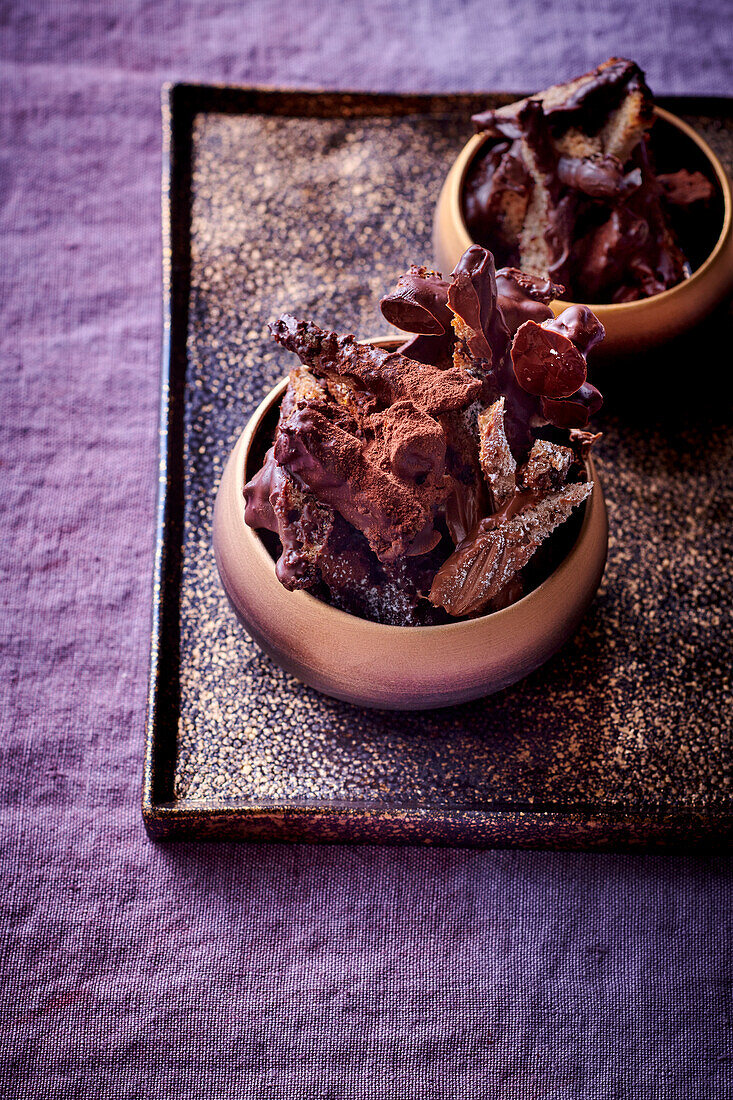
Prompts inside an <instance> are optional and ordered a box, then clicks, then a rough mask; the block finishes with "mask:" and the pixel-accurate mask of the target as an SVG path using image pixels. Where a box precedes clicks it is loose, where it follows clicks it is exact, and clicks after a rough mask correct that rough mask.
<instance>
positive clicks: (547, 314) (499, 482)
mask: <svg viewBox="0 0 733 1100" xmlns="http://www.w3.org/2000/svg"><path fill="white" fill-rule="evenodd" d="M556 291H557V287H556V286H554V285H553V284H552V282H551V281H549V280H547V279H541V278H538V277H535V276H532V275H528V274H525V273H523V272H521V271H519V270H518V269H505V270H503V271H500V272H499V274H498V276H497V274H496V273H495V270H494V263H493V258H492V256H491V254H490V253H489V252H487V251H486V250H485V249H483V248H480V247H479V246H474V247H472V248H471V249H469V250H468V251H467V252H466V253H465V255H464V256H463V257H462V258H461V261H460V262H459V264H457V265H456V268H455V269H454V271H453V272H452V273H451V275H450V277H449V278H448V279H443V278H442V276H441V275H440V274H439V273H437V272H432V271H428V270H427V269H426V268H423V267H417V266H414V267H412V268H410V270H409V271H408V272H407V273H406V274H405V275H404V276H402V277H401V278H400V279H399V280H398V283H397V286H396V287H395V289H394V291H392V292H391V293H390V294H389V295H386V296H385V298H384V299H383V300H382V309H383V311H384V313H385V316H387V317H389V318H390V319H391V320H392V321H393V322H394V323H397V324H403V325H405V326H409V330H411V331H412V333H413V338H412V340H408V341H407V342H406V344H404V345H403V346H402V348H400V350H399V351H398V352H387V351H384V350H383V349H381V348H377V347H375V346H373V345H370V344H362V343H359V342H358V341H356V340H355V338H354V337H353V336H340V335H338V334H336V333H333V332H327V331H324V330H322V329H320V328H318V326H317V325H314V324H312V323H311V322H307V321H303V320H298V319H296V318H294V317H291V316H289V315H285V316H283V317H281V318H279V319H278V320H277V321H275V322H274V323H273V324H272V326H271V330H272V333H273V336H274V338H275V339H276V340H277V342H278V343H280V344H282V345H283V346H284V347H286V348H287V349H288V350H290V351H293V352H295V353H296V354H297V355H298V357H299V359H300V361H301V362H300V365H299V366H296V367H294V368H293V369H292V370H291V374H290V379H289V384H288V387H287V390H286V392H285V395H284V397H283V401H282V404H281V410H280V418H279V421H278V425H277V429H276V432H275V438H274V442H273V446H272V447H271V448H270V450H269V451H268V452H267V455H266V457H265V461H264V465H263V467H262V469H261V470H260V471H258V472H257V473H256V474H255V475H254V477H253V478H251V480H250V481H249V482H248V484H247V485H246V486H245V487H244V497H245V519H246V521H247V523H249V524H250V525H251V526H253V527H258V528H262V529H267V530H270V531H272V532H274V533H275V534H277V535H278V537H279V539H280V544H281V553H280V556H279V558H278V561H277V565H276V572H277V576H278V577H279V579H280V580H281V581H282V583H283V584H284V585H285V586H286V587H288V588H306V589H308V590H309V591H311V592H312V593H313V594H314V595H317V596H319V597H321V598H324V599H327V600H328V601H329V602H331V603H332V604H333V605H334V606H335V607H338V608H340V609H342V610H344V611H348V612H350V613H352V614H355V615H361V616H365V617H367V618H370V619H373V620H374V621H376V622H380V623H387V624H390V625H401V626H418V625H433V624H436V623H441V622H446V621H450V619H451V618H454V617H456V616H462V615H472V614H479V613H483V612H485V611H490V610H497V609H499V608H501V607H506V606H508V605H509V604H510V603H512V602H513V601H515V600H517V599H520V598H521V596H522V594H523V592H524V577H523V572H522V571H523V569H524V566H525V564H526V563H527V562H528V561H529V560H530V559H531V557H532V556H533V554H534V552H535V550H536V549H537V547H538V546H540V545H541V544H542V542H543V541H544V540H545V539H546V538H547V537H549V535H550V533H551V532H552V531H553V530H554V528H555V527H556V526H557V525H558V524H559V523H560V522H562V521H563V519H564V518H566V516H567V515H569V513H570V511H571V510H572V507H574V506H576V505H577V504H578V503H580V502H582V500H584V499H586V497H587V494H588V493H589V492H590V489H591V486H590V485H589V484H588V483H586V482H584V481H582V480H581V481H579V480H578V478H579V477H580V478H581V479H582V477H583V473H584V471H583V467H582V463H581V462H580V451H581V449H582V450H583V451H584V452H587V450H588V449H589V447H590V445H591V444H592V441H593V437H592V436H591V435H590V433H587V432H583V431H578V432H576V436H577V438H576V439H575V440H573V439H571V435H570V434H569V433H568V432H567V427H574V428H576V429H579V428H584V427H585V425H586V423H587V415H588V408H589V407H590V406H591V405H593V407H596V406H597V405H598V403H599V401H600V395H598V391H597V390H595V389H594V387H592V386H591V385H590V383H589V382H588V381H587V378H586V373H587V364H586V355H587V353H588V351H589V350H590V349H591V347H592V346H593V344H594V343H595V342H597V340H598V339H599V338H600V336H601V335H602V328H601V326H600V325H599V323H598V321H597V320H596V318H595V317H594V315H593V314H592V313H591V312H590V310H587V309H578V308H576V309H570V310H566V311H565V314H563V315H561V316H560V317H559V318H557V319H555V318H553V315H552V312H551V310H550V309H549V307H548V305H547V302H548V301H549V299H550V298H551V297H552V296H554V294H555V293H556ZM413 341H415V342H414V343H413ZM409 351H412V352H414V355H415V356H416V357H415V358H413V357H412V356H411V355H410V354H408V352H409ZM548 403H549V404H548ZM557 410H559V412H558V411H557ZM558 421H562V423H563V425H564V427H563V428H562V429H558V427H557V423H558ZM543 432H545V433H547V432H549V433H555V435H557V434H559V435H560V436H561V437H562V438H564V439H566V440H567V443H568V445H565V444H564V443H562V442H558V441H557V440H555V439H550V438H543V437H542V435H541V434H539V433H543ZM563 432H565V434H564V436H563Z"/></svg>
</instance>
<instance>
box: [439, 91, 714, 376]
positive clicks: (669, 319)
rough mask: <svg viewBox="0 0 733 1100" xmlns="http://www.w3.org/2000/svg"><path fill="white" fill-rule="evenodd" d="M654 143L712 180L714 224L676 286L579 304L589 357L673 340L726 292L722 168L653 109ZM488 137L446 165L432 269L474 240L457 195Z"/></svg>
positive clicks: (674, 162)
mask: <svg viewBox="0 0 733 1100" xmlns="http://www.w3.org/2000/svg"><path fill="white" fill-rule="evenodd" d="M655 114H656V121H655V124H654V131H653V133H654V135H655V138H656V140H657V142H658V144H660V146H661V147H662V155H666V156H669V154H670V152H671V154H672V158H671V161H670V164H669V166H667V165H666V164H665V165H664V170H665V171H667V170H669V171H671V170H672V169H673V168H688V169H693V168H699V167H704V168H705V169H706V172H705V174H706V175H707V176H708V177H709V178H710V179H711V180H713V181H714V182H715V184H716V186H717V189H718V195H717V197H716V206H715V214H714V217H715V223H714V228H713V231H712V233H710V242H709V246H708V248H707V249H706V250H705V252H706V255H705V256H703V257H701V261H700V263H699V264H698V266H697V267H696V269H695V270H694V271H693V273H692V275H691V276H690V278H689V279H685V280H684V282H682V283H679V284H678V286H675V287H672V288H671V289H670V290H665V291H663V292H662V293H661V294H655V295H654V297H652V298H644V299H642V300H640V301H638V302H624V303H621V304H618V305H602V304H596V303H593V302H586V303H584V304H586V305H589V306H590V307H591V308H592V310H593V312H594V313H595V314H596V316H597V317H598V318H599V319H600V321H601V322H602V324H603V326H604V328H605V330H606V338H605V340H604V341H603V343H602V344H600V345H599V346H598V348H596V349H595V350H594V352H593V356H594V358H596V357H597V358H599V359H600V358H604V359H607V358H608V357H609V356H613V355H618V354H625V353H628V352H634V351H641V350H643V349H644V348H649V347H652V346H653V345H655V344H660V343H663V342H664V341H666V340H669V339H672V338H673V337H675V336H679V335H680V333H682V332H684V331H685V330H686V329H688V328H691V327H692V326H693V325H695V324H696V323H697V322H698V321H700V320H702V318H703V317H704V316H705V315H706V314H707V313H709V312H710V311H711V310H712V309H714V308H715V306H716V305H718V304H719V303H720V302H721V301H723V299H724V298H725V297H726V296H727V295H728V294H730V292H731V291H733V196H732V195H731V184H730V180H729V179H728V176H727V175H726V172H725V169H724V168H723V165H722V164H721V163H720V161H719V159H718V158H717V157H716V155H715V153H714V152H713V151H712V149H711V148H710V146H709V145H708V144H707V142H705V141H703V139H702V138H701V137H700V135H699V134H697V133H696V132H695V131H694V130H693V129H692V127H691V126H688V125H687V123H686V122H683V121H682V119H680V118H677V116H676V115H673V114H670V112H669V111H664V110H662V109H661V108H660V107H657V108H656V109H655ZM491 140H492V139H491V138H489V137H488V136H487V135H485V134H476V135H475V136H474V137H472V138H471V139H470V140H469V141H468V142H467V143H466V145H465V146H464V148H463V150H462V151H461V153H460V154H459V155H458V157H457V158H456V160H455V161H454V162H453V166H452V167H451V170H450V172H449V173H448V175H447V177H446V179H445V182H444V184H443V188H442V190H441V193H440V197H439V199H438V204H437V207H436V210H435V219H434V225H433V250H434V255H435V263H436V267H437V269H438V270H440V271H442V272H443V273H447V272H449V271H452V269H453V268H454V267H455V265H456V264H457V262H458V260H459V259H460V257H461V256H462V255H463V253H464V252H465V251H466V249H467V248H469V247H470V246H471V245H472V244H474V243H475V242H474V241H473V240H472V239H471V236H470V234H469V231H468V227H467V226H466V221H465V217H464V212H463V193H464V185H465V181H466V175H467V173H468V170H469V168H470V166H471V164H472V163H473V161H474V160H475V159H476V157H477V156H478V155H479V153H480V151H481V149H482V148H483V147H484V146H485V145H486V144H487V143H488V142H490V141H491ZM572 304H573V303H572V302H566V301H555V302H551V303H550V305H551V307H552V309H553V311H554V313H555V314H556V315H557V314H558V313H561V312H562V311H563V310H564V309H567V307H568V306H569V305H572Z"/></svg>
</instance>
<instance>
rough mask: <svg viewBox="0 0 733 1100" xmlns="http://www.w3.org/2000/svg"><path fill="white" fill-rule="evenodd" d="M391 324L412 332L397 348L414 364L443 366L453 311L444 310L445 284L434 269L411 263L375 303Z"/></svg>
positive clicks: (450, 348) (448, 354)
mask: <svg viewBox="0 0 733 1100" xmlns="http://www.w3.org/2000/svg"><path fill="white" fill-rule="evenodd" d="M379 304H380V307H381V310H382V313H383V314H384V316H385V317H386V319H387V320H388V321H389V322H390V324H392V325H396V326H397V328H401V329H403V330H404V331H405V332H414V333H415V334H416V335H414V336H413V337H412V339H410V340H408V341H407V342H406V343H405V344H403V345H402V347H400V348H398V351H399V353H400V354H401V355H406V356H407V358H408V359H413V360H415V362H417V363H426V364H428V365H430V366H434V367H441V368H446V367H449V366H450V365H451V362H450V361H451V359H452V355H453V344H454V342H455V336H454V334H453V326H452V320H453V314H452V313H451V311H450V310H449V309H448V283H447V282H446V281H445V279H443V278H442V276H441V275H440V274H439V273H438V272H435V271H429V270H428V269H427V268H425V267H415V266H414V265H413V266H412V267H411V268H410V270H409V271H408V272H407V273H406V274H405V275H401V276H400V278H399V279H398V280H397V286H396V288H395V290H393V291H392V293H391V294H387V295H385V297H384V298H382V300H381V302H380V303H379Z"/></svg>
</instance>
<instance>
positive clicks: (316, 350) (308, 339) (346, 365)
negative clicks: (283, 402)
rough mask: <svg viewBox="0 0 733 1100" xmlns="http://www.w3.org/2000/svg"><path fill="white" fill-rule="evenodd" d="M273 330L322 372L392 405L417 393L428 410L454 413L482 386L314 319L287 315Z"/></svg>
mask: <svg viewBox="0 0 733 1100" xmlns="http://www.w3.org/2000/svg"><path fill="white" fill-rule="evenodd" d="M270 331H271V333H272V335H273V336H274V338H275V339H276V340H277V342H278V343H279V344H282V345H283V347H286V348H287V349H288V350H289V351H294V352H295V354H296V355H298V356H299V357H300V359H301V361H302V362H303V363H304V364H305V366H307V367H309V368H310V370H311V371H312V372H313V373H314V374H315V375H316V376H321V375H325V374H330V373H335V374H339V375H347V376H349V377H350V378H353V379H355V380H356V381H357V382H359V383H360V384H361V385H362V386H363V387H364V388H365V389H367V390H369V392H370V393H373V394H374V395H375V396H376V397H378V398H380V400H382V401H384V402H385V403H388V404H389V403H391V402H393V401H397V400H399V398H401V397H414V398H415V399H416V401H417V402H418V403H419V404H420V405H421V406H422V407H423V408H424V409H426V410H427V411H428V412H431V413H440V412H448V411H449V410H450V409H462V408H465V407H466V406H467V405H470V403H471V402H472V401H473V400H474V399H475V398H476V397H477V396H478V393H479V392H480V389H481V386H480V383H478V382H477V381H476V379H474V378H471V376H470V375H468V374H466V373H465V372H464V371H461V370H457V369H454V368H451V369H450V370H445V371H442V370H438V369H437V368H435V367H432V366H428V365H427V364H423V363H416V362H415V361H414V360H412V359H408V358H407V357H406V356H404V355H400V354H399V353H398V352H388V351H383V350H382V349H381V348H376V347H373V346H372V345H371V344H360V343H358V341H357V340H356V339H355V338H354V337H353V336H337V335H336V333H335V332H325V331H324V330H323V329H320V328H318V326H317V325H314V324H312V323H311V322H310V321H298V320H296V318H295V317H290V316H288V315H284V316H283V317H281V318H280V319H279V320H277V321H275V322H273V324H271V325H270Z"/></svg>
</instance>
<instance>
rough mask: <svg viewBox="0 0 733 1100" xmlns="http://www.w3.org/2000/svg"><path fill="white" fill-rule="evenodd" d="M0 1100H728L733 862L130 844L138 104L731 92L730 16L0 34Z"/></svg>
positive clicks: (146, 114) (143, 444) (334, 14)
mask: <svg viewBox="0 0 733 1100" xmlns="http://www.w3.org/2000/svg"><path fill="white" fill-rule="evenodd" d="M0 26H2V33H1V34H0V58H1V59H2V72H1V73H0V127H1V128H2V129H1V135H2V136H1V145H0V172H1V174H0V230H1V231H2V237H3V243H2V250H1V253H0V279H1V281H2V290H1V292H0V310H1V311H2V323H1V324H0V346H1V347H2V370H3V379H2V397H1V399H0V400H1V401H2V416H1V417H0V441H1V443H0V531H1V532H2V534H1V535H0V570H1V574H0V602H1V607H2V615H1V616H0V655H1V665H0V722H1V723H2V725H1V728H2V759H3V780H4V788H3V789H4V796H3V801H2V841H1V843H2V865H1V866H2V883H3V890H2V898H1V904H2V909H3V926H2V932H3V934H2V946H1V948H0V950H2V952H3V955H4V959H3V967H2V973H3V978H4V982H3V993H2V997H3V1013H2V1020H3V1023H2V1026H1V1027H0V1086H2V1090H3V1094H4V1095H7V1096H9V1097H14V1098H15V1097H19V1098H20V1097H42V1098H44V1100H46V1098H55V1097H64V1098H68V1097H85V1098H86V1097H105V1098H108V1097H124V1098H128V1097H129V1098H137V1097H145V1098H146V1100H157V1098H168V1097H176V1098H188V1097H207V1098H209V1097H211V1098H219V1097H221V1098H240V1097H243V1098H244V1097H247V1098H250V1097H251V1098H262V1100H278V1098H280V1097H283V1098H288V1100H293V1098H300V1097H318V1098H324V1100H325V1098H333V1100H337V1098H338V1100H341V1098H348V1100H351V1098H357V1097H358V1098H371V1097H374V1098H376V1097H380V1098H392V1097H394V1098H397V1097H400V1098H411V1097H416V1098H417V1097H420V1098H422V1097H425V1098H433V1097H435V1098H443V1097H445V1098H449V1097H450V1098H459V1097H460V1098H466V1100H474V1098H479V1100H482V1098H486V1100H520V1098H522V1100H540V1098H541V1100H576V1098H577V1100H594V1098H598V1100H601V1098H602V1100H612V1098H618V1100H631V1098H633V1100H636V1098H639V1100H652V1098H656V1097H660V1098H665V1100H667V1098H668V1100H727V1098H730V1097H732V1096H733V1063H732V1059H733V1050H732V1048H731V1043H730V1031H731V993H730V979H731V966H730V957H729V951H730V932H731V928H730V925H731V915H730V900H731V891H730V863H729V861H728V860H727V859H725V860H724V859H723V858H720V859H714V858H712V859H705V860H693V859H677V858H674V857H672V856H665V857H659V856H597V855H552V854H541V853H526V854H516V853H497V852H483V853H477V852H466V851H422V850H417V849H407V850H388V849H369V848H345V849H337V848H321V849H319V848H306V847H286V846H282V847H278V846H265V847H256V846H249V845H241V846H239V847H236V846H232V845H221V846H212V845H210V846H205V845H194V844H184V845H179V846H170V847H156V846H155V845H153V844H151V843H150V842H149V841H148V840H147V839H146V836H145V834H144V831H143V827H142V822H141V819H140V813H139V790H140V778H141V754H142V743H143V724H144V710H145V694H146V673H147V660H148V640H149V620H150V585H151V569H152V553H153V531H154V504H155V491H156V453H157V438H156V422H157V405H158V377H159V375H158V370H159V359H160V243H159V236H160V212H159V204H160V193H159V191H160V189H159V180H160V119H159V89H160V84H161V82H162V81H163V80H167V79H175V78H180V79H192V80H214V81H232V82H240V83H269V84H280V85H298V84H300V85H308V86H318V85H322V86H330V87H356V88H365V89H374V90H456V91H457V90H472V89H481V88H497V87H504V88H508V89H510V90H511V89H518V88H525V87H534V86H541V85H542V84H544V83H546V82H547V81H549V80H551V79H553V78H555V77H558V76H570V75H572V74H574V73H576V72H578V71H581V70H583V69H585V68H587V67H589V66H590V65H592V64H594V63H596V62H598V61H599V60H602V59H603V58H604V57H606V56H607V55H608V54H610V53H619V54H626V55H630V56H633V57H635V58H637V59H638V60H639V61H640V62H641V63H642V65H644V66H645V68H646V70H647V73H648V76H649V79H650V82H651V84H652V86H653V88H654V89H655V90H656V91H657V92H660V93H663V92H689V93H712V94H721V93H722V94H730V93H733V71H732V67H731V39H732V33H731V32H732V31H733V20H732V19H731V8H730V6H729V5H728V6H726V5H723V4H719V3H715V2H714V0H705V2H704V3H702V4H693V3H676V4H668V3H666V2H664V0H649V2H647V3H631V2H629V0H626V2H623V0H614V2H612V3H607V4H605V5H601V4H590V3H587V2H585V0H569V2H568V3H566V4H563V5H562V6H551V5H539V4H530V3H521V4H517V3H512V2H510V0H499V2H497V3H491V4H489V3H482V2H480V0H466V2H463V3H451V4H449V3H447V2H432V3H428V2H424V0H417V2H415V3H412V4H410V5H400V4H398V3H396V2H394V3H391V2H390V3H388V2H385V0H372V2H371V3H369V2H367V0H358V2H357V3H348V4H347V3H345V2H344V3H337V2H336V0H331V2H330V3H318V2H317V0H301V2H300V3H296V2H295V0H280V2H274V0H271V2H265V0H260V2H255V3H249V4H244V5H243V4H239V3H235V2H232V0H208V2H207V3H195V2H193V0H189V2H187V3H168V4H164V3H156V2H153V0H131V2H129V3H118V4H114V5H113V4H109V3H103V2H101V0H98V2H95V3H90V2H86V0H67V2H66V3H52V2H41V0H39V2H37V3H35V4H31V3H26V4H23V3H16V4H15V5H2V8H0Z"/></svg>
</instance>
